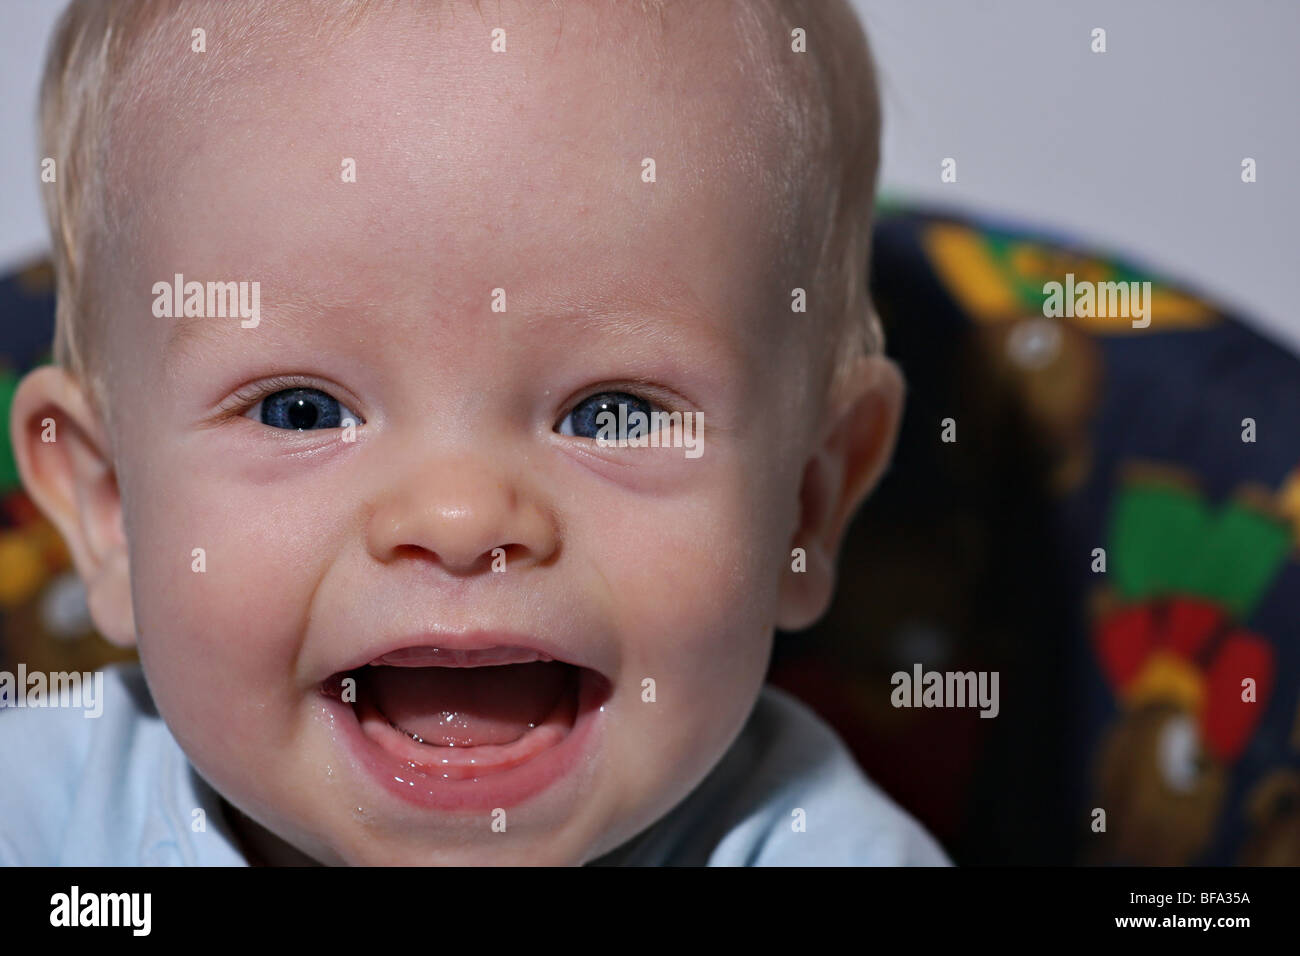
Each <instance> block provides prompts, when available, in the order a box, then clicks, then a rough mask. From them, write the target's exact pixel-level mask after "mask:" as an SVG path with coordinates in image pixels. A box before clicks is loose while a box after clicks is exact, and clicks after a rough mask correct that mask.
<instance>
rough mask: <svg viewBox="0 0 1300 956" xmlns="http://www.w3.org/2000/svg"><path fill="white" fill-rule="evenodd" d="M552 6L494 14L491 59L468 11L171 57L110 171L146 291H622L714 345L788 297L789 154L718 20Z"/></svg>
mask: <svg viewBox="0 0 1300 956" xmlns="http://www.w3.org/2000/svg"><path fill="white" fill-rule="evenodd" d="M548 7H549V5H545V4H544V5H539V7H532V8H528V9H529V10H530V11H531V12H529V13H527V14H526V15H525V14H522V13H521V14H520V15H519V16H517V17H511V16H503V17H502V18H501V19H500V21H499V22H500V25H501V28H502V29H504V30H505V31H506V32H505V37H504V40H505V43H506V52H504V53H498V52H493V48H492V41H493V35H492V29H494V24H497V23H498V21H497V20H496V19H494V18H493V17H492V16H491V15H488V16H486V18H480V16H479V15H478V14H477V13H476V12H474V11H473V9H472V8H468V7H463V5H462V7H461V8H460V11H459V13H454V9H455V7H454V6H453V7H452V8H448V10H446V11H444V13H443V15H442V16H440V17H439V18H438V22H437V23H436V24H430V23H428V22H427V21H426V20H425V19H421V18H420V17H418V16H415V15H414V14H408V15H406V16H394V17H387V16H385V17H379V16H376V17H372V18H370V19H369V20H367V21H365V22H364V23H362V24H361V25H360V26H358V27H357V28H355V29H354V30H351V31H349V32H347V33H346V35H326V36H324V37H322V38H320V39H315V40H308V39H304V38H303V37H301V36H299V37H296V38H293V39H284V38H276V37H275V36H274V35H267V36H264V37H261V38H258V39H256V40H252V41H248V42H250V43H252V44H253V45H252V46H251V47H250V46H244V47H241V54H240V55H241V56H242V57H243V59H244V61H245V62H244V63H243V65H242V66H241V68H240V69H238V70H232V69H231V68H230V67H229V65H228V64H227V65H222V66H221V67H211V68H210V67H208V66H202V67H201V68H198V69H200V72H199V73H197V74H196V73H195V72H194V70H195V69H196V67H195V65H194V64H193V63H192V62H182V63H180V64H176V65H175V66H176V68H177V69H180V70H182V71H183V74H184V77H185V82H172V83H167V82H153V83H149V84H146V86H147V89H146V91H145V93H144V95H142V96H141V97H140V98H139V100H138V106H137V108H136V109H135V111H134V114H133V115H131V116H129V117H128V120H127V122H128V123H129V124H132V125H134V127H135V131H134V132H135V134H136V136H137V137H139V133H140V129H141V127H142V126H147V127H148V128H149V129H151V130H155V131H156V130H160V129H161V130H165V131H167V132H168V134H169V135H168V136H167V146H168V148H166V149H153V150H146V149H143V148H142V149H140V150H138V151H137V150H133V151H132V153H133V155H132V156H131V159H130V162H129V163H127V164H126V165H124V166H123V167H122V168H121V169H120V170H119V172H120V174H121V179H122V180H123V181H125V182H127V183H128V184H129V185H130V187H131V188H130V189H129V190H128V192H129V194H130V195H131V196H132V199H131V202H130V204H129V205H128V206H127V207H126V208H124V209H123V210H122V212H123V214H124V219H125V220H127V221H129V229H128V232H129V234H130V235H131V238H132V241H133V242H135V243H136V244H137V245H136V248H137V249H138V251H139V253H141V254H140V255H138V256H137V257H136V261H137V262H139V263H141V264H147V269H149V270H152V271H151V272H150V274H149V275H147V276H144V277H142V278H143V279H145V280H148V281H147V282H145V283H143V287H144V288H146V289H147V288H148V287H149V284H150V283H151V282H152V281H156V280H158V279H170V278H171V277H172V274H173V272H182V273H185V274H186V275H187V278H194V279H198V280H200V281H202V280H235V279H246V280H261V281H262V284H263V286H264V287H267V288H268V289H270V288H274V289H278V290H280V301H281V302H283V303H284V313H283V314H284V315H285V316H289V315H292V314H294V313H295V311H296V312H314V313H317V314H319V313H320V312H321V311H322V309H328V308H331V307H334V306H337V307H339V308H349V307H356V306H358V305H361V306H364V305H367V304H375V303H380V302H383V303H387V304H389V305H392V304H393V303H394V301H395V299H398V298H400V297H402V296H404V295H409V296H410V297H411V298H412V304H414V303H416V302H418V301H429V300H430V299H431V298H432V299H437V300H439V301H440V302H442V303H443V304H444V305H445V306H447V307H448V308H449V309H451V310H455V309H457V308H461V307H464V306H467V305H470V304H474V303H481V301H482V299H483V298H484V297H485V296H486V295H487V292H488V290H491V289H494V288H504V289H507V290H509V291H510V292H512V293H519V300H520V301H519V304H523V302H524V301H529V300H531V304H532V305H533V306H534V307H535V308H537V309H538V310H539V314H540V312H541V311H544V310H545V308H547V307H549V308H551V309H558V310H560V311H565V310H568V311H569V312H571V313H575V314H588V315H591V316H595V315H599V314H608V311H609V309H610V307H611V304H610V302H609V301H608V300H609V299H610V298H612V297H614V295H616V294H618V295H625V296H626V297H627V298H626V301H627V302H629V303H632V304H639V305H646V306H648V305H653V304H655V303H658V304H659V305H661V306H662V305H666V304H671V305H672V306H673V307H674V308H675V311H677V312H681V313H683V314H694V315H697V316H700V315H702V316H706V317H708V322H709V323H711V324H712V325H714V326H716V330H717V331H720V332H721V331H725V330H726V328H727V326H728V325H729V324H733V325H734V324H735V323H737V322H738V320H739V319H741V318H747V317H751V316H754V315H757V314H765V313H768V312H771V311H772V305H773V303H783V302H784V301H785V298H783V297H782V294H781V292H780V290H778V289H775V288H773V287H772V281H773V278H774V276H773V274H772V273H773V270H772V269H771V263H772V262H773V261H775V259H776V258H778V256H779V252H778V250H779V247H780V245H781V243H782V242H783V241H784V239H785V237H784V236H782V235H781V234H780V229H778V228H776V227H775V224H774V217H773V215H772V210H771V208H770V205H771V196H772V191H771V189H770V188H769V187H770V184H769V183H768V182H766V178H768V177H771V176H772V175H775V173H774V169H773V167H774V165H775V162H776V161H775V159H774V156H775V154H777V153H779V152H781V151H782V149H783V146H782V143H781V142H780V140H779V137H777V136H775V135H774V130H775V128H774V126H773V120H772V116H771V110H772V103H771V102H770V101H769V100H768V99H767V98H766V97H765V95H764V94H762V93H761V91H760V90H759V88H758V87H757V86H756V85H755V84H754V83H753V82H752V69H750V68H748V67H746V66H745V65H744V59H743V58H744V56H746V54H745V53H744V52H743V51H742V50H741V49H740V48H741V47H744V46H747V45H746V44H744V43H743V42H742V40H741V38H740V37H739V36H738V34H737V33H736V31H735V30H734V29H732V24H731V19H730V17H729V15H727V14H726V11H727V10H728V9H729V7H730V5H727V4H715V5H704V6H701V7H698V8H696V14H695V15H694V16H693V19H692V20H691V21H690V23H689V24H688V25H684V24H683V23H681V22H679V21H676V20H674V19H673V18H672V17H670V18H669V19H668V21H667V23H666V24H665V25H663V26H661V25H659V23H658V22H657V21H655V20H653V19H646V18H645V17H643V16H641V15H640V14H635V15H629V14H618V15H616V14H614V13H612V12H611V11H610V9H609V8H608V7H607V6H606V5H604V4H587V3H577V4H575V3H572V2H569V3H565V4H564V5H563V6H562V8H561V9H562V15H561V14H557V13H555V11H554V10H551V11H549V12H539V9H540V8H548ZM520 9H521V8H520ZM504 11H515V12H519V9H517V8H513V7H511V6H510V5H509V4H507V5H505V7H504ZM688 27H689V28H688ZM219 35H220V34H219V32H218V34H217V36H218V37H219ZM211 37H212V34H211V33H210V40H209V42H210V44H211V43H212V42H213V40H212V39H211ZM728 50H730V51H731V52H732V53H734V57H733V59H734V64H735V65H734V68H720V67H719V63H718V61H719V57H721V60H722V62H723V63H724V64H725V63H728V62H731V60H729V59H728V57H727V56H726V53H727V52H728ZM217 52H218V50H217V49H216V48H214V47H210V53H209V54H207V55H209V56H211V55H213V54H215V53H217ZM169 55H171V56H175V57H190V58H192V57H195V56H200V54H193V53H192V52H190V51H189V48H188V46H187V45H185V44H178V48H177V50H176V51H173V52H172V53H171V54H169ZM164 60H165V57H164ZM154 69H159V70H162V73H163V74H165V72H166V64H165V62H163V63H162V65H161V66H156V67H155V68H154ZM746 69H750V74H751V78H750V79H748V80H747V79H746ZM202 70H211V71H212V75H211V76H206V79H205V74H204V73H203V72H202ZM218 73H220V76H218V75H217V74H218ZM160 75H161V74H160ZM205 84H207V85H205ZM199 91H202V92H201V93H200V92H199ZM147 140H148V137H147V136H145V137H139V138H138V139H137V143H138V145H140V146H141V147H143V146H144V145H147ZM121 158H122V156H121V154H120V153H119V154H118V159H119V160H120V159H121ZM651 162H652V163H653V167H651V166H650V163H651ZM353 163H354V164H355V182H350V181H347V180H346V178H345V177H344V175H343V171H344V168H345V166H346V165H347V164H353ZM651 171H653V180H652V181H651ZM135 287H136V288H140V287H141V283H139V282H137V284H136V286H135ZM785 295H786V296H788V290H787V291H786V293H785ZM513 305H515V303H513V302H512V307H513ZM685 306H689V307H690V308H684V307H685ZM701 306H703V307H702V308H701ZM131 311H134V310H131ZM202 324H203V323H196V325H199V326H201V325H202ZM188 328H189V326H187V325H186V324H184V323H182V325H181V327H179V328H177V329H173V330H172V337H173V338H175V339H178V340H180V341H183V340H184V338H185V337H186V336H188V335H190V334H192V333H191V332H190V331H187V329H188ZM199 334H201V333H199Z"/></svg>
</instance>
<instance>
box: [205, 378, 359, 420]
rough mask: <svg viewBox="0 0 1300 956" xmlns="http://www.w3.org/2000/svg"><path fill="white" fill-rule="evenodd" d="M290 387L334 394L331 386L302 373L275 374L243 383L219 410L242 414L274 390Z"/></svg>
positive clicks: (280, 390) (268, 396)
mask: <svg viewBox="0 0 1300 956" xmlns="http://www.w3.org/2000/svg"><path fill="white" fill-rule="evenodd" d="M291 388H313V389H316V390H317V391H321V392H324V393H325V394H327V395H331V396H333V395H334V393H333V391H332V390H331V387H330V386H327V385H325V384H324V383H323V382H318V381H316V380H314V379H310V378H307V377H305V376H302V375H277V376H275V377H274V378H268V379H266V380H265V381H261V382H255V383H253V384H252V385H245V386H244V387H243V388H241V389H239V390H238V391H236V392H235V393H234V394H233V395H231V396H230V399H229V400H228V401H227V402H225V404H223V405H222V407H221V411H222V412H228V413H231V414H239V415H244V414H247V413H248V411H249V410H250V409H251V408H253V406H255V405H256V404H257V403H258V402H260V401H261V400H262V399H264V398H270V397H271V396H272V395H274V394H275V393H276V392H283V391H286V390H288V389H291ZM336 400H337V397H336Z"/></svg>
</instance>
